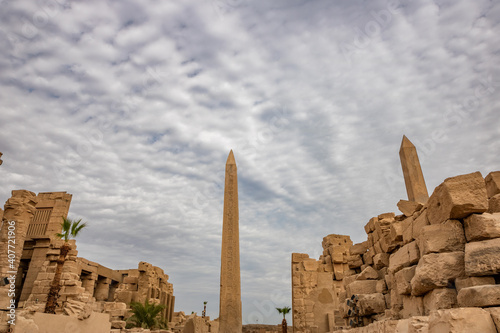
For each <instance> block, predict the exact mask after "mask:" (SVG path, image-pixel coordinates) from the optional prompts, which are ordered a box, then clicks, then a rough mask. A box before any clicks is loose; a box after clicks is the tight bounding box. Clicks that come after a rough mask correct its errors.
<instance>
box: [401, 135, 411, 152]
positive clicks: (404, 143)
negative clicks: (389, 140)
mask: <svg viewBox="0 0 500 333" xmlns="http://www.w3.org/2000/svg"><path fill="white" fill-rule="evenodd" d="M410 147H411V148H415V146H414V145H413V143H411V141H410V140H408V138H407V137H406V135H403V140H402V141H401V148H400V149H403V148H410Z"/></svg>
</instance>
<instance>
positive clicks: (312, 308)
mask: <svg viewBox="0 0 500 333" xmlns="http://www.w3.org/2000/svg"><path fill="white" fill-rule="evenodd" d="M322 245H323V254H322V255H321V256H320V258H319V260H315V259H313V258H309V256H308V255H307V254H302V253H293V254H292V284H293V287H292V307H293V311H292V316H293V326H294V332H296V333H301V332H304V333H305V332H310V331H311V329H312V330H317V331H318V332H331V331H333V330H334V329H335V328H336V327H338V326H342V325H343V320H342V317H341V315H340V311H339V310H338V308H339V305H340V303H339V297H341V296H340V295H341V294H342V293H345V290H344V287H343V284H342V280H343V279H344V278H345V277H346V276H349V275H350V274H353V273H354V271H353V270H351V269H350V268H349V265H348V264H347V260H348V257H349V248H350V247H351V246H352V241H351V239H350V238H349V236H343V235H335V234H332V235H328V236H326V237H325V238H323V243H322Z"/></svg>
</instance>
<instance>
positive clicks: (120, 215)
mask: <svg viewBox="0 0 500 333" xmlns="http://www.w3.org/2000/svg"><path fill="white" fill-rule="evenodd" d="M0 7H1V10H0V53H1V57H0V71H1V73H2V75H0V96H1V100H2V102H1V104H0V151H2V152H3V153H4V156H3V160H4V164H3V165H2V166H1V168H0V169H1V173H2V176H1V177H0V185H1V186H0V188H1V189H2V191H1V195H2V198H3V200H6V199H7V198H8V197H9V192H10V190H12V189H20V188H25V189H29V190H32V191H36V192H41V191H59V190H64V191H68V192H69V193H72V194H73V202H72V206H71V210H70V215H71V216H73V217H77V218H83V219H84V220H86V221H88V222H89V224H90V226H89V228H88V229H87V230H85V233H83V234H82V235H81V237H80V239H79V241H78V247H79V251H80V255H82V256H84V257H86V258H88V259H90V260H93V261H98V262H100V263H102V264H104V265H107V266H109V267H111V268H115V269H119V268H132V267H135V265H136V264H137V262H138V261H141V260H145V261H149V262H151V263H153V264H154V265H157V266H160V267H162V268H163V269H165V271H166V272H167V274H169V275H170V280H171V282H173V283H174V288H175V295H176V296H177V302H176V310H183V311H186V312H190V311H197V312H199V313H200V312H201V310H202V306H203V301H208V302H209V304H208V309H209V311H208V314H209V315H210V316H211V317H214V318H215V317H217V314H218V292H219V290H218V289H219V270H220V240H221V224H222V199H223V184H224V182H223V177H224V163H225V160H226V157H227V154H228V152H229V150H230V149H233V150H234V153H235V157H236V161H237V163H238V168H239V186H240V193H239V197H240V228H241V235H240V237H241V267H242V273H241V274H242V293H243V312H244V314H243V319H244V321H245V322H252V323H253V322H256V321H258V322H259V323H262V322H266V323H279V320H280V319H279V316H278V315H277V313H276V314H275V313H274V312H275V311H273V309H274V306H284V305H291V295H290V294H291V292H290V285H291V283H290V273H289V271H290V269H289V261H290V254H291V252H304V253H309V254H310V255H311V256H314V257H318V256H319V255H320V253H321V248H320V242H321V239H322V237H324V236H326V235H327V234H330V233H340V234H349V235H351V238H352V239H353V240H354V241H355V242H360V241H363V240H364V235H363V233H362V230H363V229H362V226H363V225H364V224H365V223H366V222H367V221H368V219H369V218H370V217H372V216H374V215H377V214H379V213H383V212H388V211H395V210H396V205H395V204H396V202H397V201H398V200H399V199H401V198H405V197H406V193H405V189H404V184H403V180H402V175H401V171H400V167H399V161H398V150H399V144H400V141H401V137H402V135H403V134H406V135H407V136H408V137H409V138H410V140H412V141H413V142H414V143H415V144H416V146H417V149H418V150H419V153H420V157H421V162H422V165H423V171H424V175H425V176H426V180H427V185H428V188H429V191H432V189H433V188H434V187H435V186H437V185H438V184H439V183H440V182H442V181H443V179H444V178H446V177H448V176H453V175H457V174H463V173H468V172H472V171H476V170H479V171H481V172H482V173H483V175H486V174H487V173H488V172H489V171H492V170H498V169H499V165H500V157H499V155H498V153H497V152H498V151H499V149H500V144H499V142H500V141H499V137H500V121H499V117H498V108H499V104H500V103H499V99H498V96H499V94H498V90H499V89H500V76H499V74H500V73H499V71H498V69H497V67H498V66H497V65H498V62H499V60H500V59H499V54H500V52H499V47H500V46H499V45H500V40H499V39H500V37H499V36H500V34H499V22H500V5H499V4H498V3H495V2H492V1H486V0H480V1H474V2H470V1H465V0H464V1H431V0H423V1H418V2H416V1H408V0H399V1H397V0H391V1H384V0H375V1H371V2H370V3H369V4H367V3H366V2H364V1H358V0H356V1H349V2H345V1H336V2H334V1H326V0H318V1H299V0H293V1H284V0H278V1H272V2H269V1H246V0H207V1H203V2H200V1H192V0H187V1H182V2H181V3H174V2H163V1H156V0H149V1H141V2H138V1H120V2H115V1H86V2H78V1H64V0H53V1H48V0H47V1H41V2H29V1H10V0H4V1H1V2H0Z"/></svg>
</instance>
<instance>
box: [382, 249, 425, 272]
mask: <svg viewBox="0 0 500 333" xmlns="http://www.w3.org/2000/svg"><path fill="white" fill-rule="evenodd" d="M419 258H420V252H419V251H418V246H417V243H416V241H413V242H411V243H408V244H406V245H405V246H403V247H401V248H400V249H399V250H397V251H396V252H394V253H393V254H391V256H390V258H389V272H391V273H396V272H397V271H399V270H400V269H402V268H405V267H408V266H410V265H413V264H415V263H417V262H418V259H419Z"/></svg>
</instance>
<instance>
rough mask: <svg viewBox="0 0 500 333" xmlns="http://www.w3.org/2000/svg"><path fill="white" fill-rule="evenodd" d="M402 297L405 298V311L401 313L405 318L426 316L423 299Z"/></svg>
mask: <svg viewBox="0 0 500 333" xmlns="http://www.w3.org/2000/svg"><path fill="white" fill-rule="evenodd" d="M401 297H402V298H403V309H402V310H401V312H400V313H401V316H402V317H403V318H409V317H413V316H423V315H424V300H423V298H422V297H415V296H407V295H402V296H401Z"/></svg>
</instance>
